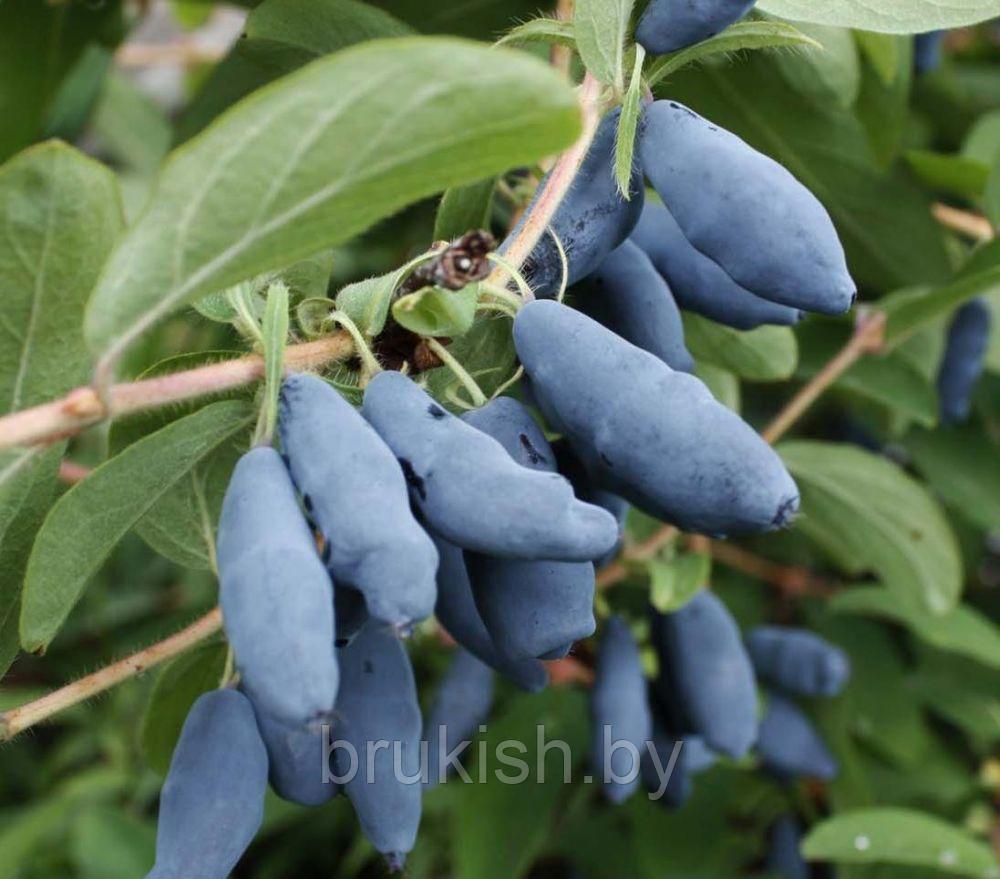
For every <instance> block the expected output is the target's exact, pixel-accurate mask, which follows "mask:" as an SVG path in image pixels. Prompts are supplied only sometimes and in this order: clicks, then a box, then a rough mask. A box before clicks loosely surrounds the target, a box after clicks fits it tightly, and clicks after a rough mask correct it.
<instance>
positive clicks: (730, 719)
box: [650, 589, 757, 758]
mask: <svg viewBox="0 0 1000 879" xmlns="http://www.w3.org/2000/svg"><path fill="white" fill-rule="evenodd" d="M651 622H652V626H651V632H650V639H651V641H652V643H653V646H654V647H655V649H656V651H657V653H658V654H659V657H660V677H659V678H658V679H657V681H656V691H657V695H658V696H659V697H660V699H661V700H662V701H663V702H664V703H665V704H666V705H669V706H670V707H671V708H672V709H674V713H675V714H676V716H677V717H678V719H679V722H680V725H681V727H682V729H683V730H684V731H686V732H693V733H695V734H697V735H700V736H701V737H702V738H703V739H704V740H705V744H706V745H708V747H709V748H711V749H712V750H713V751H718V752H720V753H723V754H727V755H729V756H730V757H736V758H739V757H742V756H743V755H744V754H746V753H747V751H749V750H750V747H751V745H753V743H754V741H755V740H756V738H757V685H756V681H755V680H754V674H753V668H752V666H751V665H750V657H749V656H747V652H746V649H745V648H744V646H743V639H742V638H741V637H740V631H739V627H738V626H737V625H736V621H735V620H734V619H733V617H732V614H730V613H729V611H728V610H727V609H726V606H725V605H724V604H723V603H722V602H721V601H720V600H719V599H718V597H717V596H716V595H714V594H713V593H712V592H711V591H710V590H708V589H703V590H702V591H701V592H699V593H698V594H697V595H696V596H695V597H694V598H692V599H691V600H690V601H689V602H688V603H687V604H686V605H684V606H683V607H682V608H680V610H677V611H675V612H674V613H671V614H661V613H658V612H656V611H652V612H651Z"/></svg>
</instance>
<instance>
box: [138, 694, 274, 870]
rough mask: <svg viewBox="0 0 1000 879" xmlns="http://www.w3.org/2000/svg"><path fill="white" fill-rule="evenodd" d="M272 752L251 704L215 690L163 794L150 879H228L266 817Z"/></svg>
mask: <svg viewBox="0 0 1000 879" xmlns="http://www.w3.org/2000/svg"><path fill="white" fill-rule="evenodd" d="M266 792H267V752H266V751H265V750H264V743H263V742H262V741H261V739H260V734H259V733H258V731H257V721H256V720H255V718H254V713H253V708H252V707H251V705H250V702H249V701H248V700H247V699H246V697H245V696H243V695H242V694H240V693H237V692H236V691H235V690H214V691H212V692H210V693H205V694H204V695H203V696H201V697H199V699H198V701H197V702H195V703H194V705H193V706H192V707H191V711H190V712H189V713H188V716H187V719H186V720H185V721H184V727H183V729H182V730H181V736H180V739H178V741H177V746H176V748H175V749H174V755H173V758H172V759H171V761H170V771H169V772H168V773H167V779H166V781H165V782H164V783H163V790H162V791H161V793H160V816H159V822H158V826H157V831H156V866H154V867H153V870H152V872H150V873H149V875H148V877H147V879H226V877H227V876H228V875H229V874H230V873H231V872H232V870H233V868H234V867H235V866H236V863H237V861H239V859H240V858H241V857H242V856H243V853H244V852H245V851H246V850H247V848H248V847H249V845H250V843H251V842H252V841H253V838H254V836H255V835H256V833H257V830H258V828H259V827H260V823H261V821H262V820H263V817H264V795H265V793H266Z"/></svg>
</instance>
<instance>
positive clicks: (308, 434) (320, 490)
mask: <svg viewBox="0 0 1000 879" xmlns="http://www.w3.org/2000/svg"><path fill="white" fill-rule="evenodd" d="M279 428H280V433H281V443H282V446H283V448H284V452H285V455H286V457H287V458H288V461H289V469H290V470H291V473H292V477H293V479H294V480H295V484H296V486H297V487H298V489H299V491H300V492H301V494H302V500H303V503H304V504H305V507H306V509H307V511H308V512H309V514H310V515H311V516H312V518H313V520H314V521H315V522H316V525H317V527H318V528H319V530H320V532H321V533H322V534H323V538H324V541H325V547H324V552H325V561H326V562H327V565H328V566H329V568H330V571H331V573H332V575H333V578H334V580H335V581H336V582H337V583H339V584H343V585H345V586H353V587H354V588H355V589H357V590H358V591H359V592H361V593H362V594H363V595H364V597H365V601H366V603H367V605H368V611H369V613H371V615H372V616H374V617H375V618H376V619H379V620H383V621H385V622H388V623H392V624H393V625H397V626H405V625H408V624H409V623H411V622H413V621H414V620H420V619H423V618H424V617H426V616H428V615H429V614H430V613H431V611H432V610H433V608H434V598H435V591H434V573H435V570H436V569H437V553H436V552H435V551H434V545H433V543H431V541H430V538H428V537H427V535H426V534H425V533H424V531H423V529H422V528H421V527H420V526H419V525H418V524H417V522H416V520H415V519H414V518H413V514H412V513H411V511H410V503H409V497H408V494H407V489H406V481H405V479H404V478H403V472H402V471H401V470H400V467H399V464H398V463H397V462H396V460H395V458H394V456H393V454H392V452H391V451H390V450H389V449H388V448H387V447H386V445H385V443H383V442H382V441H381V440H380V439H379V437H378V435H377V434H376V433H375V431H373V430H372V429H371V427H370V426H369V425H368V423H367V422H366V421H365V420H364V419H363V418H362V417H361V416H360V414H359V413H358V412H357V411H356V410H355V409H354V407H353V406H351V405H350V404H349V403H348V402H347V401H346V400H345V399H344V398H343V397H341V396H340V394H338V393H337V392H336V391H335V390H333V388H331V387H330V386H329V385H328V384H327V383H326V382H324V381H323V380H322V379H319V378H317V377H315V376H311V375H293V376H291V377H290V378H288V379H286V380H285V383H284V385H283V386H282V389H281V413H280V421H279Z"/></svg>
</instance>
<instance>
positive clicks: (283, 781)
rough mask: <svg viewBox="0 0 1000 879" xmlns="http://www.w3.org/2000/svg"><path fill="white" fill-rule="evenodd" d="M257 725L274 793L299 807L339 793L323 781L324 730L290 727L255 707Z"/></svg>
mask: <svg viewBox="0 0 1000 879" xmlns="http://www.w3.org/2000/svg"><path fill="white" fill-rule="evenodd" d="M254 710H255V712H256V714H257V728H258V729H259V730H260V735H261V738H262V739H263V740H264V746H265V747H266V748H267V757H268V764H269V766H270V773H269V777H270V781H271V787H272V788H274V792H275V793H276V794H277V795H278V796H279V797H281V798H282V799H284V800H288V802H290V803H298V804H299V805H300V806H321V805H322V804H323V803H325V802H327V800H330V799H332V798H333V797H335V796H336V795H337V794H338V793H339V792H340V787H339V785H337V784H335V783H334V782H332V781H329V780H327V781H324V778H325V777H326V771H325V770H327V767H326V766H325V765H324V763H325V761H326V759H327V755H326V749H325V747H324V742H323V730H322V729H316V728H313V727H308V726H291V725H289V724H286V723H282V722H281V721H280V720H276V719H275V718H273V717H271V716H270V715H269V714H268V713H267V712H266V711H263V710H261V709H259V708H256V707H255V709H254Z"/></svg>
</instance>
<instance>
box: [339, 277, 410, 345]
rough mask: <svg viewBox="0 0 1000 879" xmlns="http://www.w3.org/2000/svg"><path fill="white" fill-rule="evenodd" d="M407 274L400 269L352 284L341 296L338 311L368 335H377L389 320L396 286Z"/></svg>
mask: <svg viewBox="0 0 1000 879" xmlns="http://www.w3.org/2000/svg"><path fill="white" fill-rule="evenodd" d="M402 279H403V272H402V271H400V270H396V271H394V272H389V273H388V274H385V275H379V276H378V277H375V278H366V279H365V280H363V281H357V282H355V283H353V284H348V285H347V286H346V287H344V289H343V290H341V291H340V292H339V293H338V294H337V300H336V301H337V310H338V311H342V312H344V314H346V315H347V316H348V317H349V318H350V319H351V320H353V321H354V324H355V326H357V328H358V329H359V330H361V332H362V333H363V334H364V335H366V336H369V337H371V336H377V335H378V334H379V333H381V332H382V329H383V328H384V327H385V322H386V319H387V318H388V317H389V305H390V304H391V303H392V297H393V294H394V293H395V292H396V287H398V286H399V283H400V281H402Z"/></svg>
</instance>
